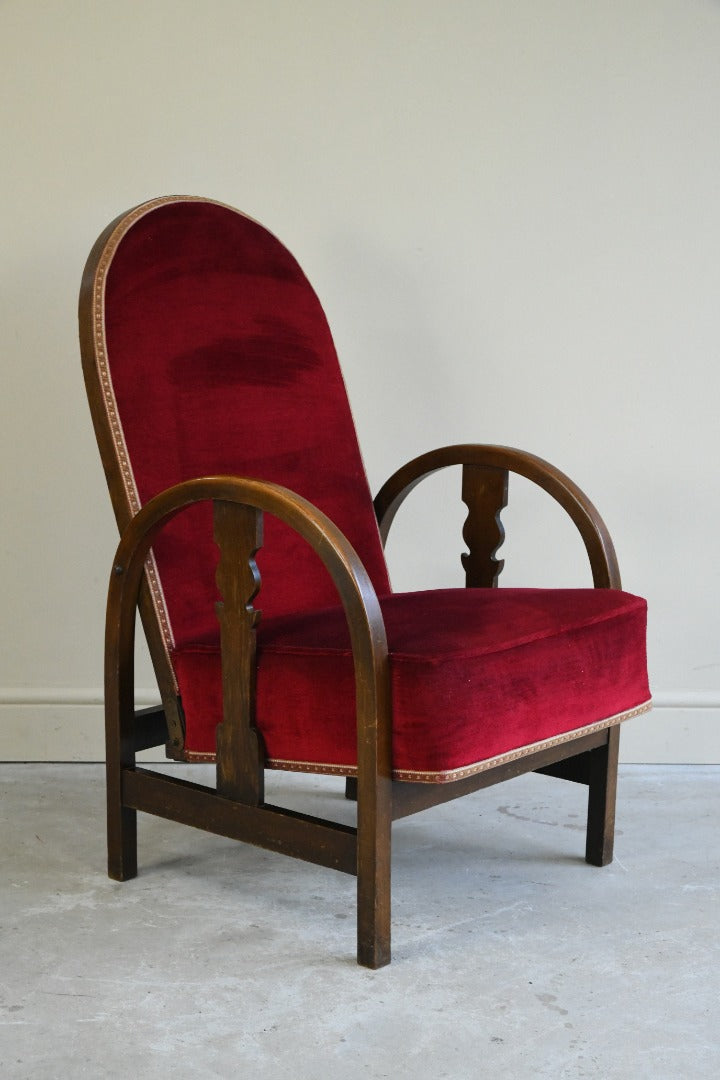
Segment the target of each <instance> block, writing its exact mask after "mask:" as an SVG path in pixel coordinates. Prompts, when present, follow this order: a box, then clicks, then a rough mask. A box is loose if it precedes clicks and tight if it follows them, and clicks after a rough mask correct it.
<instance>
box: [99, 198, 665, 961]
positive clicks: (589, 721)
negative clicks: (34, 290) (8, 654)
mask: <svg viewBox="0 0 720 1080" xmlns="http://www.w3.org/2000/svg"><path fill="white" fill-rule="evenodd" d="M80 337H81V345H82V357H83V366H84V372H85V379H86V383H87V390H88V395H89V399H90V406H91V410H92V416H93V422H94V425H95V431H96V434H97V439H98V443H99V447H100V453H101V456H102V461H103V465H104V468H105V472H106V474H107V478H108V483H109V487H110V494H111V497H112V501H113V506H114V509H115V514H116V517H117V521H118V526H119V528H120V532H121V536H122V538H121V541H120V546H119V547H118V549H117V553H116V555H115V559H114V562H113V567H112V573H111V580H110V590H109V596H108V608H107V633H106V645H105V661H106V676H105V679H106V682H105V695H106V738H107V792H108V846H109V873H110V876H111V877H112V878H115V879H116V880H125V879H126V878H130V877H134V876H135V874H136V873H137V855H136V814H137V811H138V810H142V811H145V812H146V813H151V814H158V815H160V816H162V817H166V818H170V819H172V820H174V821H180V822H184V823H186V824H189V825H194V826H197V827H199V828H201V829H206V830H208V831H210V832H214V833H220V834H222V835H224V836H229V837H234V838H236V839H239V840H245V841H247V842H249V843H251V844H257V845H260V846H261V847H264V848H269V849H270V850H272V851H277V852H282V853H283V854H286V855H293V856H295V857H298V858H301V859H306V860H309V861H310V862H314V863H319V864H321V865H323V866H328V867H333V868H335V869H337V870H342V871H344V872H346V873H349V874H355V875H357V878H358V923H357V935H358V961H359V963H361V964H364V965H366V966H368V967H371V968H377V967H381V966H382V965H383V964H387V963H388V962H389V960H390V836H391V825H392V821H393V820H394V819H396V818H400V817H403V816H405V815H407V814H412V813H415V812H417V811H419V810H422V809H425V808H426V807H429V806H434V805H436V804H437V803H441V802H445V801H447V800H449V799H455V798H457V797H458V796H460V795H466V794H468V793H469V792H472V791H475V790H477V789H478V788H482V787H486V786H488V785H490V784H495V783H497V782H498V781H500V780H505V779H507V778H509V777H513V776H517V775H518V774H520V773H524V772H528V771H531V770H535V771H538V772H543V773H547V774H549V775H551V776H554V777H561V778H565V779H568V780H573V781H576V782H579V783H581V784H585V785H587V788H588V822H587V842H586V859H587V861H588V862H590V863H592V864H594V865H597V866H602V865H604V864H606V863H608V862H610V860H611V858H612V845H613V828H614V807H615V787H616V775H617V754H618V734H619V725H620V723H621V722H622V721H623V720H626V719H628V718H629V717H632V716H635V715H637V714H638V713H641V712H644V711H645V710H646V709H648V708H649V696H650V695H649V691H648V682H647V665H646V654H645V623H646V606H645V602H644V601H643V600H641V599H638V598H637V597H635V596H632V595H630V594H628V593H625V592H621V591H620V578H619V574H618V569H617V563H616V559H615V553H614V550H613V546H612V542H611V540H610V538H609V536H608V533H607V530H606V528H605V526H604V524H603V522H602V520H601V519H600V517H599V515H598V513H597V511H596V510H595V508H594V507H593V505H592V503H590V501H589V500H588V499H587V498H586V497H585V495H584V494H583V493H582V492H581V491H580V490H579V489H578V488H577V487H576V486H575V485H574V484H573V483H572V482H571V481H570V480H569V479H568V478H567V477H566V476H564V475H563V474H562V473H561V472H559V471H558V470H557V469H555V468H553V467H552V466H550V465H548V464H547V463H545V462H544V461H541V460H540V459H539V458H536V457H534V456H532V455H530V454H527V453H524V452H522V451H519V450H512V449H508V448H506V447H498V446H479V445H464V446H450V447H445V448H443V449H440V450H436V451H433V452H431V453H428V454H425V455H423V456H422V457H419V458H417V459H416V460H414V461H411V462H410V463H409V464H408V465H406V466H404V467H403V468H402V469H400V470H399V471H398V472H396V473H395V474H394V475H393V476H392V477H391V478H390V479H389V480H388V482H387V483H386V484H385V486H384V487H383V488H382V489H381V491H380V493H379V494H378V496H377V498H376V499H375V503H374V507H373V502H372V499H371V496H370V493H369V489H368V484H367V480H366V477H365V473H364V470H363V464H362V460H361V457H360V452H359V449H358V444H357V440H356V436H355V431H354V428H353V422H352V417H351V414H350V408H349V405H348V401H347V397H346V394H345V388H344V385H343V381H342V376H341V374H340V370H339V367H338V363H337V358H336V355H335V349H334V347H333V342H332V338H331V336H330V331H329V329H328V325H327V322H326V319H325V316H324V314H323V310H322V308H321V306H320V303H319V302H318V299H317V297H316V296H315V293H314V292H313V290H312V288H311V286H310V285H309V283H308V281H307V279H306V278H305V276H304V274H303V272H302V270H301V269H300V267H299V266H298V264H297V263H296V262H295V260H294V258H293V257H292V255H290V254H289V252H288V251H287V250H286V249H285V248H284V247H283V246H282V244H280V243H279V241H278V240H276V238H275V237H274V236H273V235H272V234H271V233H269V232H268V231H267V230H266V229H264V228H263V227H262V226H261V225H259V224H257V222H255V221H253V220H251V219H250V218H248V217H245V216H244V215H243V214H240V213H238V212H237V211H235V210H233V209H231V208H229V207H227V206H223V205H221V204H219V203H216V202H212V201H210V200H207V199H199V198H175V197H172V198H161V199H156V200H154V201H152V202H148V203H145V204H144V205H142V206H139V207H137V208H135V209H134V210H131V211H130V212H128V213H126V214H123V215H121V216H120V217H119V218H117V219H116V220H115V221H113V222H112V224H111V225H109V226H108V228H107V229H106V230H105V231H104V232H103V234H102V235H101V236H100V238H99V239H98V241H97V243H96V244H95V246H94V248H93V250H92V252H91V254H90V257H89V259H88V262H87V266H86V269H85V274H84V277H83V283H82V290H81V295H80ZM451 465H461V466H462V500H463V502H464V503H466V504H467V508H468V516H467V521H466V524H465V527H464V530H463V537H464V541H465V544H466V546H467V548H468V552H467V553H466V554H464V555H463V556H462V562H463V565H464V567H465V573H466V584H467V588H465V589H440V590H432V591H427V592H414V593H393V592H392V590H391V587H390V582H389V579H388V572H387V569H386V565H385V560H384V556H383V541H384V540H385V537H386V536H387V532H388V529H389V528H390V524H391V522H392V519H393V517H394V516H395V513H396V511H397V510H398V508H399V506H400V504H401V503H402V501H403V499H404V498H405V497H406V495H407V494H408V492H409V491H410V490H411V489H412V488H414V487H415V486H416V485H417V484H418V483H419V482H420V481H421V480H422V479H423V478H424V477H426V476H428V475H429V474H430V473H432V472H435V471H436V470H438V469H442V468H444V467H446V466H451ZM510 472H513V473H517V474H520V475H521V476H524V477H527V478H528V479H530V480H532V481H534V482H535V483H537V484H539V485H540V487H542V488H544V490H545V491H546V492H548V494H549V495H550V496H551V497H552V498H554V499H556V500H557V501H558V502H559V503H560V504H561V506H563V507H564V509H565V510H566V511H567V513H568V514H569V516H570V518H571V519H572V521H573V522H574V523H575V525H576V526H577V528H578V529H579V530H580V533H581V535H582V538H583V541H584V543H585V547H586V549H587V554H588V556H589V560H590V565H591V569H592V575H593V581H594V586H595V587H594V588H592V589H590V588H583V589H557V590H552V589H498V588H495V586H496V584H497V577H498V573H499V571H500V569H501V568H502V563H501V562H499V561H497V560H495V558H494V553H495V551H496V549H497V547H498V546H499V544H500V542H501V541H502V537H503V529H502V526H501V525H500V511H501V510H502V508H503V507H504V506H505V504H506V502H507V486H508V474H509V473H510ZM258 552H259V554H257V553H258ZM256 554H257V563H256V560H255V556H256ZM258 565H259V567H260V570H261V571H262V589H261V591H260V572H259V571H258ZM258 593H259V600H258V604H259V608H261V609H262V618H261V611H260V610H259V608H258V607H256V606H255V603H256V596H257V595H258ZM138 604H139V607H140V612H141V616H142V621H143V626H144V629H145V633H146V635H147V639H148V643H149V647H150V652H151V655H152V659H153V664H154V667H155V671H156V674H157V679H158V684H159V689H160V695H161V698H162V705H161V706H158V707H156V708H151V709H144V710H141V711H139V712H136V711H135V710H134V704H133V681H134V676H133V650H134V626H135V610H136V607H137V605H138ZM162 744H165V745H166V750H167V754H168V756H169V757H171V758H174V759H176V760H179V761H204V762H207V761H216V763H217V782H216V786H215V787H212V788H210V787H205V786H201V785H198V784H194V783H190V782H189V781H186V780H182V779H179V778H173V777H172V776H168V775H163V774H159V773H157V772H152V771H150V770H147V769H144V768H138V767H136V762H135V754H136V751H138V750H139V749H143V748H148V747H152V746H158V745H162ZM265 769H287V770H292V771H302V772H310V773H330V774H334V775H337V776H340V777H346V778H347V780H346V794H347V795H348V798H351V799H352V798H355V799H357V827H356V828H351V827H349V826H347V825H343V824H338V823H336V822H332V821H326V820H322V819H319V818H315V817H310V816H307V815H303V814H299V813H297V812H294V811H291V810H288V809H283V808H281V807H277V806H271V805H269V804H268V803H266V802H265V799H264V792H263V777H264V770H265Z"/></svg>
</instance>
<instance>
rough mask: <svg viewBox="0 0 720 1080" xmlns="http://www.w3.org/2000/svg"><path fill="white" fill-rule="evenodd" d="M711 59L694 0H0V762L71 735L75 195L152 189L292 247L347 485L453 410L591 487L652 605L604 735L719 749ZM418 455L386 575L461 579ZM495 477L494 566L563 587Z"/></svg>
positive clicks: (558, 547)
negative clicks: (636, 709)
mask: <svg viewBox="0 0 720 1080" xmlns="http://www.w3.org/2000/svg"><path fill="white" fill-rule="evenodd" d="M719 58H720V4H718V3H717V2H716V0H594V2H593V0H543V2H538V0H467V2H460V0H445V2H443V3H439V2H437V0H435V2H430V0H413V2H410V0H402V2H401V0H398V2H392V0H364V2H363V3H359V2H357V3H349V2H343V0H307V2H305V3H297V2H295V0H293V2H291V0H285V2H281V0H206V2H205V3H203V4H198V3H195V2H190V0H142V2H137V0H132V2H128V0H125V2H124V3H122V4H118V3H115V2H110V0H49V2H46V3H42V4H37V3H24V2H22V0H5V2H3V3H0V117H1V121H0V123H1V129H0V134H1V136H2V140H1V145H2V162H3V163H2V168H1V169H0V207H2V210H1V211H0V213H1V214H2V263H1V267H2V269H1V271H0V273H1V275H2V289H1V292H0V303H1V305H2V310H1V313H0V357H1V362H2V365H3V380H2V394H0V452H1V454H2V457H1V460H2V481H1V482H2V492H1V499H0V508H1V510H0V512H1V514H2V523H1V524H2V527H1V532H0V545H1V548H0V550H1V553H2V562H1V565H0V573H1V574H2V598H3V599H2V617H1V625H0V633H1V640H0V759H1V758H8V757H9V758H20V759H23V758H31V759H33V758H46V757H47V758H51V759H52V758H54V757H65V758H69V757H77V758H83V757H97V756H100V755H101V754H102V743H101V735H100V731H101V723H100V707H99V704H98V703H99V701H100V689H99V688H100V686H101V682H102V672H101V653H102V608H103V603H104V593H105V587H106V579H107V573H108V569H109V564H110V559H111V557H112V551H113V548H114V544H115V532H114V524H113V521H112V517H111V514H110V508H109V503H108V499H107V496H106V493H105V487H104V481H103V477H102V472H101V469H100V465H99V463H98V460H97V455H96V451H95V446H94V441H93V436H92V431H91V426H90V420H89V415H88V411H87V406H86V404H85V400H84V392H83V386H82V380H81V375H80V363H79V358H78V349H77V344H76V322H75V306H76V296H77V289H78V284H79V279H80V273H81V270H82V266H83V263H84V260H85V257H86V255H87V252H88V251H89V248H90V246H91V244H92V242H93V240H94V239H95V237H96V235H97V234H98V233H99V232H100V230H101V229H102V228H103V227H104V225H105V224H106V223H107V222H108V221H109V220H110V219H111V218H112V217H114V216H115V215H116V214H117V213H119V212H120V211H122V210H124V209H126V208H128V207H130V206H132V205H133V204H134V203H137V202H140V201H142V200H144V199H146V198H149V197H151V196H154V195H157V194H166V193H178V192H179V193H193V194H207V195H211V196H213V197H216V198H219V199H222V200H224V201H226V202H229V203H231V204H233V205H235V206H238V207H240V208H241V209H243V210H245V211H247V212H249V213H250V214H252V215H253V216H255V217H257V218H259V219H260V220H261V221H263V222H264V223H265V224H266V225H268V226H269V227H270V228H271V229H272V230H273V231H275V232H276V233H277V234H278V235H279V236H280V237H281V238H282V239H283V240H284V241H285V242H286V243H287V244H288V245H289V246H290V248H291V250H293V251H294V252H295V254H296V255H297V256H298V258H299V259H300V261H301V263H302V264H303V265H304V267H305V269H306V271H307V272H308V274H309V276H310V278H311V280H312V281H313V282H314V284H315V287H316V289H317V290H318V292H319V294H320V296H321V297H322V299H323V301H324V303H325V305H326V310H327V311H328V314H329V317H330V321H331V325H332V327H333V330H334V333H335V337H336V342H337V345H338V349H339V352H340V355H341V359H342V361H343V366H344V370H345V373H346V378H347V382H348V386H349V390H350V394H351V399H352V402H353V406H354V410H355V414H356V419H357V423H358V427H359V431H360V437H361V442H362V444H363V447H364V451H365V455H366V462H367V466H368V471H369V474H370V478H371V482H372V486H373V487H374V488H377V486H378V485H379V484H380V483H381V482H382V480H383V479H384V478H385V476H386V475H387V474H388V473H389V472H390V471H391V470H392V469H394V468H395V467H397V466H398V465H399V464H400V463H401V462H402V461H404V460H406V459H407V458H408V457H410V456H412V455H414V454H416V453H418V452H420V451H421V450H424V449H428V448H430V447H431V446H434V445H439V444H441V443H443V442H448V441H461V440H469V441H486V442H492V441H497V442H504V443H510V444H515V445H519V446H523V447H525V448H527V449H531V450H534V451H535V452H536V453H539V454H541V455H542V456H544V457H547V458H549V459H550V460H552V461H554V462H555V463H556V464H558V465H559V466H560V467H561V468H563V469H565V471H567V472H569V473H570V474H571V475H572V476H573V477H574V478H575V479H576V480H577V482H578V483H580V484H581V486H583V487H584V488H585V489H586V490H587V491H588V492H589V493H590V494H591V496H592V498H593V499H594V501H595V502H596V503H597V505H598V506H599V507H600V508H601V510H602V512H603V514H604V515H605V517H606V520H607V522H608V524H609V526H610V528H611V530H612V532H613V535H614V537H615V540H616V544H617V548H618V552H619V556H620V561H621V567H622V569H623V575H624V580H625V584H626V587H627V588H629V589H631V590H632V591H635V592H639V593H642V594H644V595H646V596H647V597H648V599H649V601H650V611H651V622H650V638H649V651H650V666H651V675H652V682H653V687H654V691H655V695H656V699H657V702H658V704H659V708H658V709H657V710H656V711H655V712H654V713H653V714H652V715H651V717H649V718H647V719H644V720H641V721H636V722H635V723H634V724H632V725H628V727H627V729H626V735H625V743H624V755H625V758H626V759H629V760H640V761H642V760H647V761H657V760H682V761H686V760H691V761H713V760H714V761H718V760H720V736H719V735H718V730H719V727H720V726H719V725H718V720H719V719H720V625H719V624H720V616H719V615H718V611H719V609H720V604H719V603H718V600H719V599H720V590H719V588H718V586H719V585H720V577H719V574H720V571H719V563H720V561H719V560H718V557H717V534H718V528H719V527H720V500H719V499H718V486H719V483H718V478H719V477H720V463H719V461H718V425H717V413H718V392H717V375H716V367H717V363H718V358H719V353H720V304H719V302H718V297H719V296H720V198H719V197H718V177H720V123H718V115H719V108H718V105H719V102H720V60H719ZM450 479H451V480H452V483H453V484H454V485H455V488H454V489H451V487H448V486H447V485H446V486H445V487H443V484H442V483H440V482H438V483H436V482H435V481H433V482H432V483H430V484H429V485H428V487H427V490H426V491H425V493H424V495H423V493H422V490H421V491H419V492H417V493H415V495H414V496H413V498H412V500H411V502H410V503H409V504H408V509H407V512H406V516H405V518H404V519H403V520H401V521H400V522H399V523H398V525H397V534H396V537H395V540H394V542H393V544H392V546H391V549H390V558H391V565H392V566H393V567H394V569H395V582H396V585H397V586H400V587H402V586H406V585H414V584H422V583H427V584H429V585H434V584H440V583H447V582H453V581H457V582H458V583H459V581H460V575H459V561H458V555H459V551H460V550H461V542H460V537H459V528H460V525H461V522H462V519H463V509H464V508H463V507H462V505H461V504H460V503H459V500H458V499H457V498H456V490H457V484H458V478H456V477H452V478H450ZM512 494H515V496H516V498H517V501H516V502H515V503H513V505H512V506H511V508H510V509H509V510H508V512H507V514H506V522H507V525H508V530H509V532H510V533H511V535H510V537H509V540H508V542H507V544H506V549H507V550H506V553H505V554H506V558H507V559H508V560H509V564H508V567H507V570H506V574H505V583H506V584H512V583H518V582H522V583H524V584H550V583H553V582H556V583H558V584H581V583H582V584H584V583H586V582H587V581H588V580H589V578H588V575H587V571H586V570H585V567H584V564H583V562H582V558H581V553H580V550H579V545H578V541H577V540H576V539H575V538H574V537H573V536H572V535H571V533H570V532H569V530H567V529H566V528H565V526H564V524H562V523H561V522H560V517H559V515H557V514H555V513H554V512H553V511H552V509H548V508H546V506H545V504H544V502H543V500H541V499H537V498H533V497H532V495H531V494H529V493H527V492H526V491H525V489H524V487H523V485H522V484H517V485H515V487H514V489H513V490H512V491H511V496H512ZM431 501H437V503H439V505H441V506H442V507H446V506H447V514H448V522H447V524H446V526H443V527H442V528H440V529H434V528H433V526H432V522H431V521H430V520H429V519H428V520H426V518H424V517H423V515H422V510H421V508H422V505H423V503H424V502H425V503H426V504H427V506H428V507H429V505H430V502H431ZM534 518H536V519H537V520H536V522H535V524H534V525H533V528H534V529H535V530H536V535H539V537H540V541H541V542H540V545H539V549H533V548H532V547H531V545H530V542H529V540H528V541H526V540H524V538H523V537H524V533H525V531H526V526H527V528H528V529H529V527H530V525H531V524H532V521H531V519H534ZM140 684H141V685H142V686H144V687H146V688H150V687H151V685H152V677H151V674H150V669H149V666H148V665H147V663H144V664H143V665H142V667H141V672H140Z"/></svg>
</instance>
